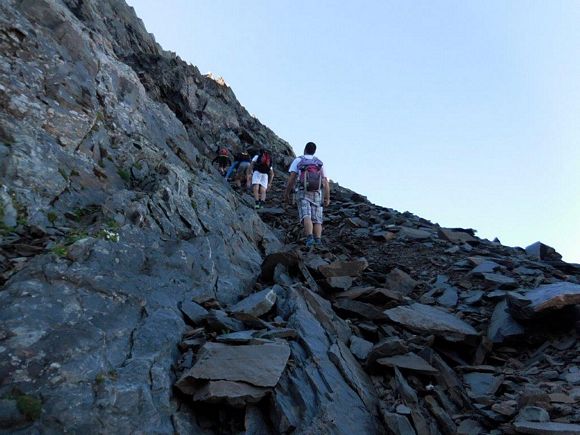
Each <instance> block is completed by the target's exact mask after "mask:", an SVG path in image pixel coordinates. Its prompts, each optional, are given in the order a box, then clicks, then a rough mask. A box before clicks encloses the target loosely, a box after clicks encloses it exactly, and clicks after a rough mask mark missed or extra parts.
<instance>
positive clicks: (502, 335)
mask: <svg viewBox="0 0 580 435" xmlns="http://www.w3.org/2000/svg"><path fill="white" fill-rule="evenodd" d="M524 332H525V329H524V327H523V326H522V325H520V324H519V323H518V322H517V321H516V320H514V319H513V317H512V316H511V315H510V313H509V312H508V306H507V302H506V301H501V302H500V303H498V304H497V305H496V307H495V309H494V310H493V314H492V315H491V320H490V322H489V327H488V328H487V338H489V339H490V340H491V342H492V343H503V342H504V341H506V340H508V339H510V338H515V337H518V336H521V335H523V334H524Z"/></svg>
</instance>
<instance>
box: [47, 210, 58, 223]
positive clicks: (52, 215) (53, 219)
mask: <svg viewBox="0 0 580 435" xmlns="http://www.w3.org/2000/svg"><path fill="white" fill-rule="evenodd" d="M46 218H47V219H48V221H49V222H50V223H51V224H52V225H54V223H55V222H56V220H57V218H58V215H57V214H56V213H55V212H53V211H49V212H47V213H46Z"/></svg>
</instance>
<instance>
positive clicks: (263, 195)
mask: <svg viewBox="0 0 580 435" xmlns="http://www.w3.org/2000/svg"><path fill="white" fill-rule="evenodd" d="M260 199H261V200H262V202H264V201H266V188H265V187H264V186H260Z"/></svg>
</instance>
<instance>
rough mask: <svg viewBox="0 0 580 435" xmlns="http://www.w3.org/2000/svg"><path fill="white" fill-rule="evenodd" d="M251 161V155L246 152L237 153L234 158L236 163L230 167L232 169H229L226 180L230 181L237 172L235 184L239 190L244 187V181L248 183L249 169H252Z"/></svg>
mask: <svg viewBox="0 0 580 435" xmlns="http://www.w3.org/2000/svg"><path fill="white" fill-rule="evenodd" d="M250 161H251V158H250V154H249V153H248V152H247V151H246V150H243V151H240V152H239V153H237V154H236V155H235V157H234V163H232V166H230V169H228V172H227V174H226V180H228V181H229V180H230V177H231V176H232V174H233V173H234V171H235V175H234V183H235V185H236V187H237V188H238V189H239V188H240V187H241V186H242V181H244V182H245V181H246V177H247V173H248V168H249V167H250Z"/></svg>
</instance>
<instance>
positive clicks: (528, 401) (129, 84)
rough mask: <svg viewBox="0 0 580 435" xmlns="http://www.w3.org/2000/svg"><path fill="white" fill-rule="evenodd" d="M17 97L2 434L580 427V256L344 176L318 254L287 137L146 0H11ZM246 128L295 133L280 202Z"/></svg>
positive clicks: (0, 210) (12, 96)
mask: <svg viewBox="0 0 580 435" xmlns="http://www.w3.org/2000/svg"><path fill="white" fill-rule="evenodd" d="M0 102H1V104H0V181H1V184H0V223H1V225H0V433H11V434H12V433H15V434H28V433H65V432H67V433H82V432H86V433H160V434H161V433H163V434H165V433H168V434H169V433H171V434H173V433H176V434H189V433H199V434H216V433H226V434H227V433H244V432H245V433H249V434H270V433H271V434H289V433H295V434H306V433H329V434H343V433H344V434H353V433H365V434H366V433H368V434H383V433H409V434H412V433H416V434H420V435H423V434H436V433H445V434H447V433H449V434H451V433H494V434H496V433H497V434H499V433H514V431H519V432H521V433H569V432H570V431H572V433H573V431H574V430H576V426H577V425H578V424H579V423H580V413H579V411H578V406H577V405H578V402H579V400H580V391H579V388H580V387H578V385H580V371H579V370H578V364H579V363H580V361H579V360H578V355H579V354H580V341H579V340H578V339H577V330H576V328H577V325H578V319H579V318H578V311H577V306H576V305H577V303H578V300H577V294H576V293H577V287H578V284H579V283H580V268H579V267H578V266H577V265H571V264H567V263H564V262H562V261H561V260H560V259H559V257H558V255H556V254H554V253H553V252H551V251H550V250H546V248H541V247H540V251H539V252H540V254H539V255H535V254H534V252H536V251H533V250H528V252H527V253H526V252H524V251H523V250H521V249H513V248H509V247H505V246H502V245H501V244H500V243H499V242H497V241H496V242H489V241H487V240H482V239H479V238H477V237H476V236H475V232H474V231H473V230H469V229H460V228H454V229H446V228H441V227H440V226H439V225H437V224H433V223H431V222H429V221H428V220H426V219H423V218H420V217H418V216H415V215H413V214H411V213H409V212H405V213H400V212H398V211H396V210H393V209H388V208H384V207H379V206H376V205H374V204H371V203H370V202H369V201H367V199H366V198H365V197H364V196H362V195H360V194H358V193H355V192H352V191H349V190H348V189H344V188H341V187H340V186H338V185H335V184H333V186H332V194H331V195H332V203H331V205H330V207H327V208H325V227H324V233H323V234H324V243H323V245H322V246H321V247H320V246H318V247H316V248H315V249H314V250H313V251H308V250H305V249H304V248H302V247H301V243H302V240H301V239H300V237H301V230H300V227H299V226H298V225H296V221H297V213H296V210H295V209H293V208H286V209H285V208H284V207H283V204H282V192H283V190H284V184H285V181H286V175H285V171H286V168H287V165H288V163H289V162H288V160H290V159H291V158H292V157H293V153H292V151H291V149H290V147H289V146H288V144H287V143H285V142H284V141H283V140H281V139H279V138H278V137H277V136H276V135H275V134H274V133H273V132H272V131H270V130H269V129H268V128H266V127H264V126H263V125H262V124H260V122H259V121H258V120H256V119H255V118H253V117H251V116H250V115H249V114H248V113H247V112H246V111H245V109H244V108H243V107H242V106H241V105H240V104H239V103H238V101H237V100H236V98H235V96H234V94H233V92H232V90H231V89H230V88H229V87H228V86H227V85H226V84H225V82H223V80H215V79H213V78H212V77H209V76H203V75H201V74H200V73H199V71H198V70H197V69H196V68H195V67H193V66H190V65H187V64H185V63H184V62H183V61H181V60H180V59H179V58H178V57H177V56H175V55H174V54H172V53H169V52H165V51H163V50H162V49H161V48H160V47H159V46H158V45H157V44H156V43H155V41H154V40H153V37H152V36H151V35H149V34H148V33H147V32H146V30H145V28H144V27H143V25H142V23H141V21H140V20H139V19H138V18H137V17H136V16H135V14H134V12H133V10H132V9H131V8H129V7H128V6H127V5H126V4H125V3H123V1H121V0H98V1H97V0H84V1H77V0H4V1H2V2H0ZM224 145H225V146H228V147H230V149H231V150H232V151H237V150H238V149H240V148H242V147H244V148H251V149H256V148H260V147H266V148H269V149H270V150H272V151H273V154H274V159H275V163H276V170H277V171H278V174H277V176H276V178H275V179H274V184H273V187H272V190H271V194H269V197H268V207H267V208H265V209H263V210H262V211H260V212H259V213H256V212H255V211H254V210H253V208H252V207H251V206H253V203H252V199H251V197H249V196H248V195H247V194H246V193H245V192H243V191H234V190H233V189H232V188H231V186H230V185H229V184H228V183H227V182H225V181H224V180H223V179H222V178H221V177H219V176H218V174H217V171H215V169H214V168H212V167H211V163H210V162H211V159H212V158H213V156H214V155H213V153H214V152H215V149H216V147H217V146H224ZM248 206H250V207H248ZM363 248H364V249H363ZM542 249H543V251H542ZM542 252H543V253H542ZM516 288H517V289H518V290H517V291H514V289H516ZM547 311H549V312H550V314H554V315H552V316H546V317H544V316H543V314H544V313H545V312H547ZM514 319H517V320H514ZM530 319H531V321H530ZM516 337H517V338H516ZM510 338H511V339H510ZM514 338H516V339H514ZM508 339H510V340H509V341H508ZM534 410H535V411H534ZM542 411H543V412H542ZM538 416H539V417H538ZM532 419H533V420H534V421H531V420H532ZM536 420H537V421H536ZM538 431H539V432H538ZM542 431H544V432H542ZM566 431H568V432H566Z"/></svg>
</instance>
